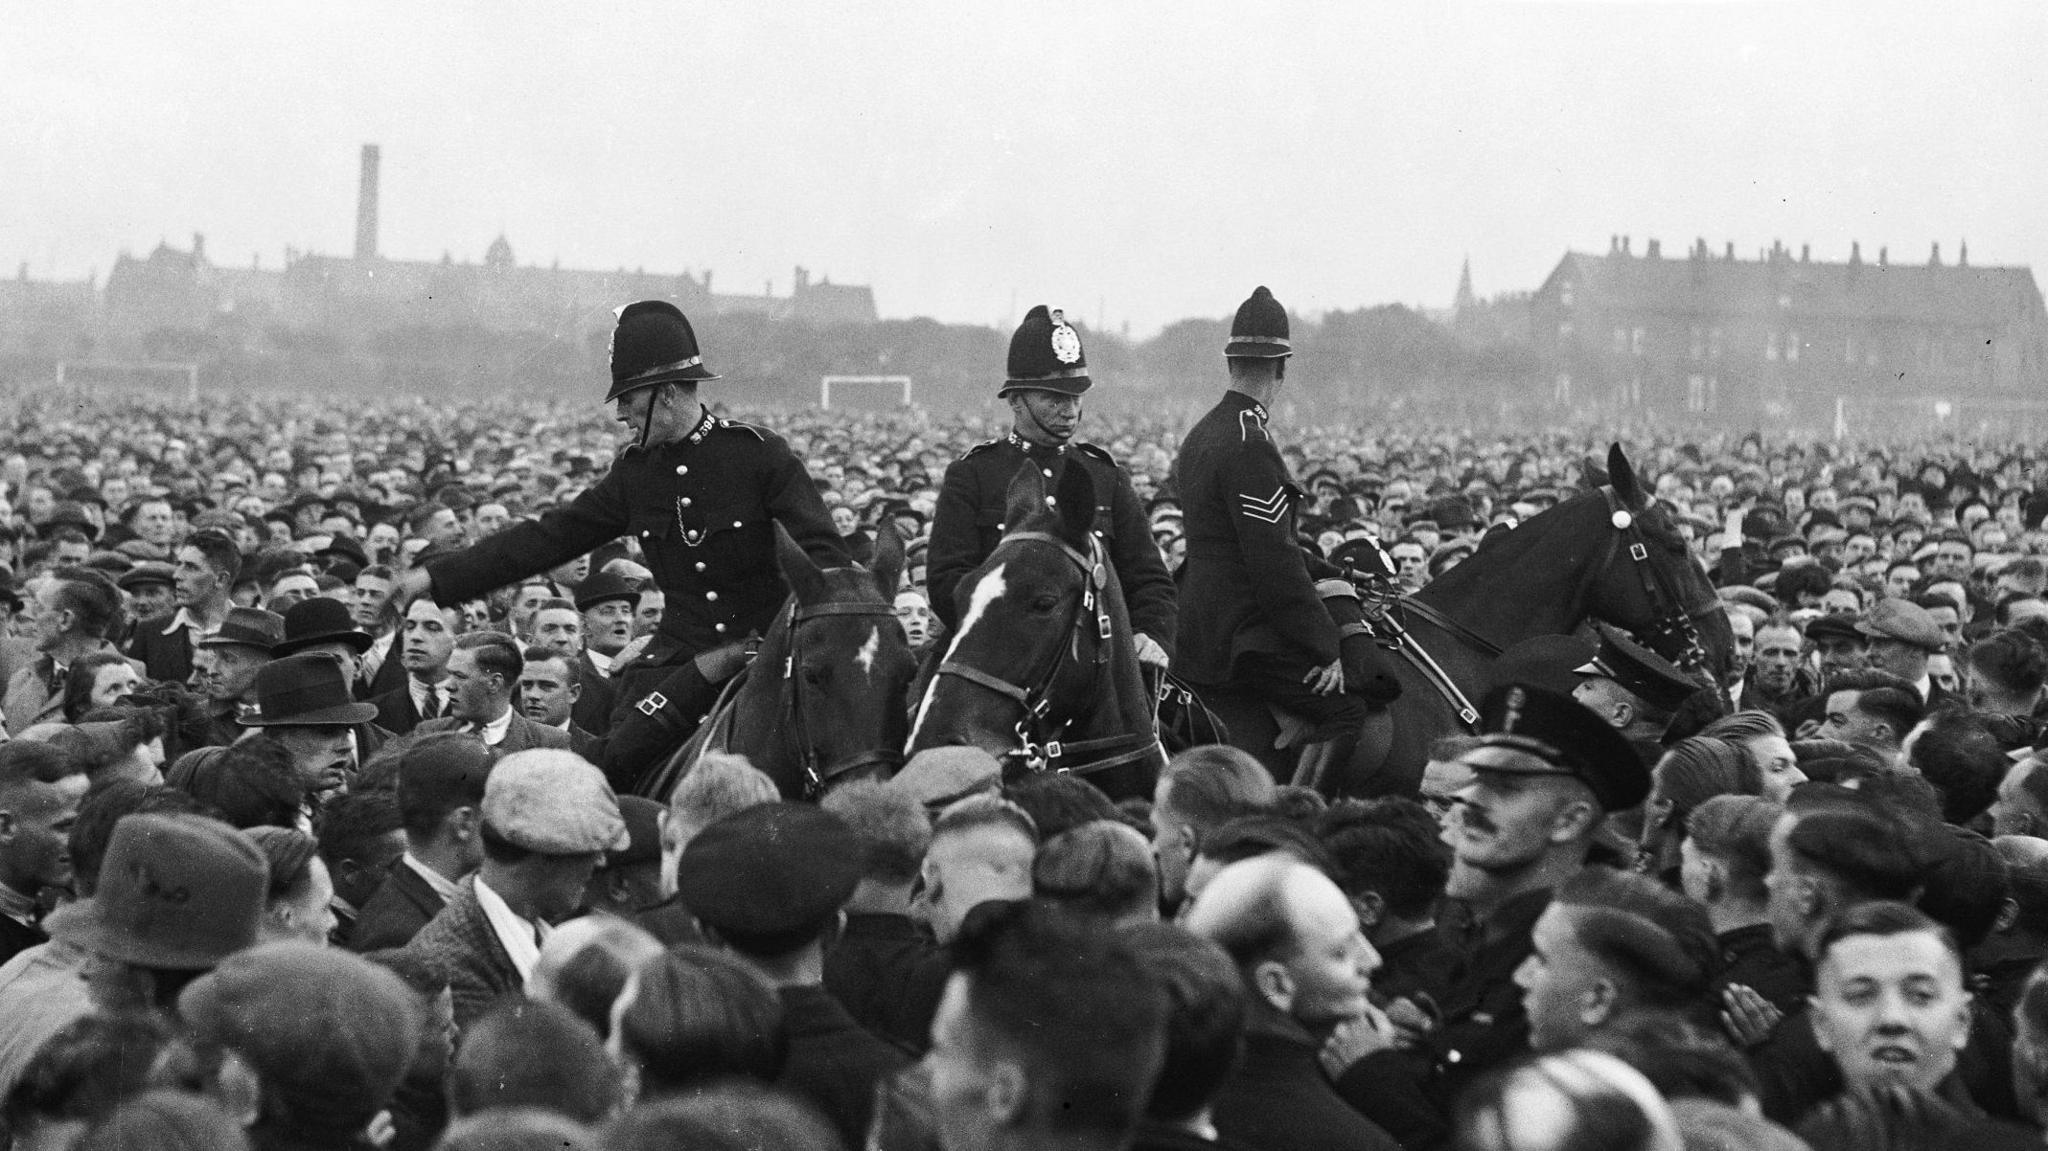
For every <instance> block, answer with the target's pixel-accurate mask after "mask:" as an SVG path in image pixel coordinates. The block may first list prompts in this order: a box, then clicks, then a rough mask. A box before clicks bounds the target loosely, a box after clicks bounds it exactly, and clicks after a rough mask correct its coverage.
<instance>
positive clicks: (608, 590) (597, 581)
mask: <svg viewBox="0 0 2048 1151" xmlns="http://www.w3.org/2000/svg"><path fill="white" fill-rule="evenodd" d="M615 599H622V600H625V601H626V602H627V603H630V604H633V605H635V606H638V605H639V603H640V593H639V592H638V591H636V590H635V589H634V587H633V585H632V584H629V583H627V582H626V580H625V577H623V576H621V575H619V574H617V573H616V572H598V573H597V574H596V575H593V576H591V577H590V578H589V579H586V580H584V581H583V582H582V583H580V584H577V585H576V610H577V611H589V610H590V609H591V608H594V607H596V606H597V605H598V604H601V603H605V602H607V601H610V600H615Z"/></svg>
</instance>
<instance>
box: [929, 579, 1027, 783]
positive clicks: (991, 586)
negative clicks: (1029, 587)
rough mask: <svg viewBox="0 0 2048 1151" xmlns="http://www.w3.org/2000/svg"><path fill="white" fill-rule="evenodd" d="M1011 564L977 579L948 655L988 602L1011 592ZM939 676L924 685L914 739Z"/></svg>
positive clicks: (956, 646) (949, 655)
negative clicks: (1008, 575) (1006, 575)
mask: <svg viewBox="0 0 2048 1151" xmlns="http://www.w3.org/2000/svg"><path fill="white" fill-rule="evenodd" d="M1008 566H1010V565H1009V564H1008V563H999V564H997V565H996V566H995V567H993V568H990V569H989V572H988V574H987V575H985V576H982V577H981V579H980V580H979V581H977V582H976V583H975V585H974V594H972V595H970V596H968V597H967V613H966V614H965V615H963V616H961V617H960V630H958V631H956V632H954V633H953V641H952V642H951V643H949V644H947V645H946V658H947V659H952V658H953V653H954V652H956V651H959V650H960V642H961V641H962V640H964V639H966V638H967V633H968V632H970V631H973V630H974V625H975V624H978V623H980V622H981V617H982V616H984V615H987V614H988V609H989V605H990V604H993V603H995V602H996V601H997V600H999V599H1001V598H1003V596H1004V595H1005V594H1006V593H1008V592H1009V590H1010V584H1009V581H1007V580H1005V579H1003V569H1004V568H1006V567H1008ZM939 678H940V677H938V676H936V675H935V676H933V677H932V681H931V683H930V684H928V685H927V686H926V687H925V689H924V699H923V700H922V701H920V702H919V703H918V705H917V718H916V719H915V720H912V721H911V724H910V742H912V743H916V742H917V733H918V731H919V730H920V729H922V728H923V727H924V716H925V713H926V712H928V711H930V710H931V708H932V696H933V695H934V694H936V693H937V692H938V690H939Z"/></svg>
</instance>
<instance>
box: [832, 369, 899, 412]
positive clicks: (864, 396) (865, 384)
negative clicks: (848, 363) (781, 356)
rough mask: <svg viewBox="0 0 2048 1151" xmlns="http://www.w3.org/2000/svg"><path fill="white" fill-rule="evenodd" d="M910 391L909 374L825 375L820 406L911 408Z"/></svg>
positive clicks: (880, 409) (881, 409) (875, 409)
mask: <svg viewBox="0 0 2048 1151" xmlns="http://www.w3.org/2000/svg"><path fill="white" fill-rule="evenodd" d="M910 390H911V380H910V377H909V376H821V377H819V379H818V406H819V407H821V408H826V409H830V408H832V407H833V406H834V405H835V404H836V405H837V406H839V407H841V408H852V409H856V410H859V411H864V412H886V411H890V410H893V409H895V408H907V407H909V406H910Z"/></svg>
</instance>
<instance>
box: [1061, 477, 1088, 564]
mask: <svg viewBox="0 0 2048 1151" xmlns="http://www.w3.org/2000/svg"><path fill="white" fill-rule="evenodd" d="M1056 498H1057V499H1058V500H1059V509H1058V510H1059V513H1060V534H1061V535H1062V536H1065V537H1066V540H1067V542H1068V543H1070V544H1073V545H1074V546H1075V547H1076V548H1079V549H1080V550H1082V551H1084V552H1085V551H1087V550H1088V533H1089V532H1091V531H1093V530H1095V477H1093V476H1091V475H1089V474H1088V468H1087V465H1085V464H1083V463H1082V462H1081V461H1080V460H1075V459H1070V460H1068V461H1067V466H1066V467H1064V468H1062V469H1060V488H1059V495H1058V496H1057V497H1056Z"/></svg>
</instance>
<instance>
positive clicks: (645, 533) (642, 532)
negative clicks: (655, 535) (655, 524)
mask: <svg viewBox="0 0 2048 1151" xmlns="http://www.w3.org/2000/svg"><path fill="white" fill-rule="evenodd" d="M651 534H652V533H651V532H649V531H648V530H647V529H646V528H641V529H640V538H641V539H643V540H644V539H646V538H647V537H648V536H649V535H651Z"/></svg>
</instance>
